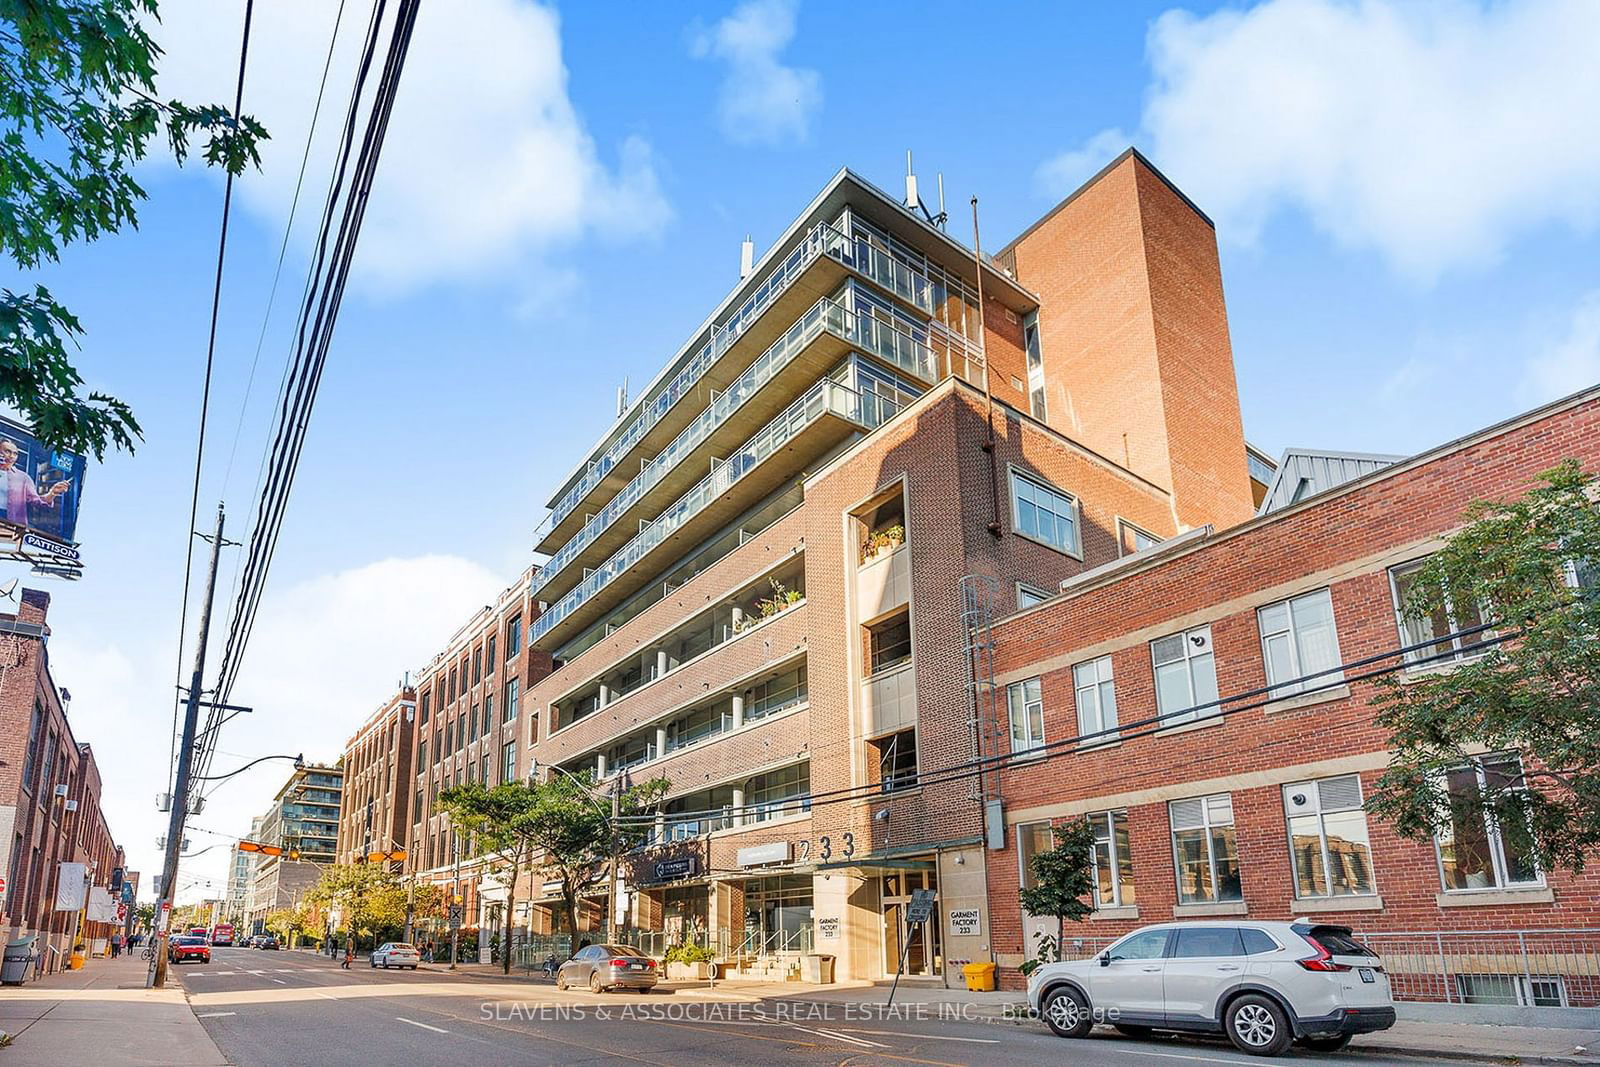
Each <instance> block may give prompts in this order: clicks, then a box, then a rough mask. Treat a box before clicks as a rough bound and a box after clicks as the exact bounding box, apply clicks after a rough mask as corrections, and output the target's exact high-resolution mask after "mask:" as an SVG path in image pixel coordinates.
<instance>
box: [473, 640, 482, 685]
mask: <svg viewBox="0 0 1600 1067" xmlns="http://www.w3.org/2000/svg"><path fill="white" fill-rule="evenodd" d="M481 681H483V649H482V648H475V649H473V650H472V684H473V685H477V684H478V683H479V682H481Z"/></svg>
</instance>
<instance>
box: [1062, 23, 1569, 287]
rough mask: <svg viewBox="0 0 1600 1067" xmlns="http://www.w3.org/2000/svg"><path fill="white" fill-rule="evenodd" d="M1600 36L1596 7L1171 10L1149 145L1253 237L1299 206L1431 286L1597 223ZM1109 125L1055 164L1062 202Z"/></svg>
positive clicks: (1143, 137)
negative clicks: (1541, 239)
mask: <svg viewBox="0 0 1600 1067" xmlns="http://www.w3.org/2000/svg"><path fill="white" fill-rule="evenodd" d="M1597 40H1600V4H1595V3H1593V2H1592V0H1524V2H1515V3H1493V4H1484V3H1478V2H1472V0H1453V2H1441V3H1433V4H1405V3H1397V2H1391V0H1348V2H1347V0H1267V2H1266V3H1262V4H1260V5H1258V6H1256V7H1253V8H1251V9H1249V10H1246V11H1235V10H1224V11H1221V12H1218V13H1216V14H1213V15H1209V16H1205V17H1199V16H1195V15H1192V14H1190V13H1188V12H1185V11H1179V10H1173V11H1168V12H1166V13H1165V14H1163V15H1161V16H1160V17H1159V18H1157V19H1156V20H1155V21H1154V23H1152V25H1151V27H1150V31H1149V35H1148V38H1147V42H1146V44H1147V50H1148V59H1149V63H1150V66H1151V70H1152V80H1151V84H1150V85H1149V87H1148V90H1147V94H1146V98H1145V104H1144V110H1143V115H1142V118H1141V123H1140V130H1139V133H1138V135H1137V140H1138V143H1139V144H1140V145H1141V146H1142V147H1145V148H1147V150H1148V151H1149V153H1150V155H1151V156H1152V158H1153V159H1154V160H1156V162H1157V164H1158V165H1159V166H1161V167H1162V169H1163V170H1164V171H1166V172H1167V174H1168V175H1169V176H1171V177H1172V179H1173V180H1174V181H1176V182H1177V183H1178V184H1179V185H1180V186H1181V187H1182V188H1183V189H1184V190H1185V191H1186V192H1188V193H1189V194H1190V195H1191V196H1193V197H1194V199H1195V201H1196V202H1197V203H1199V204H1200V205H1201V206H1202V207H1203V208H1204V209H1205V210H1206V211H1207V213H1209V214H1211V215H1212V216H1213V218H1215V219H1216V220H1217V222H1218V226H1219V229H1220V230H1221V232H1222V233H1223V234H1224V236H1226V237H1228V238H1230V239H1232V240H1234V241H1238V242H1245V243H1248V242H1250V241H1252V240H1254V239H1255V238H1256V237H1257V235H1258V234H1259V233H1260V231H1261V229H1262V227H1263V226H1264V225H1265V224H1266V223H1267V221H1268V220H1269V219H1270V218H1272V217H1273V216H1274V215H1275V214H1276V213H1278V212H1280V211H1284V210H1286V209H1287V210H1297V211H1300V212H1303V213H1304V214H1305V215H1306V216H1307V217H1308V218H1309V219H1310V220H1311V222H1312V223H1313V225H1315V226H1316V227H1317V228H1318V229H1320V230H1322V231H1323V232H1325V233H1326V234H1328V235H1329V236H1330V237H1331V238H1332V239H1333V240H1334V241H1336V242H1337V243H1338V244H1340V245H1341V246H1344V247H1348V248H1352V249H1362V250H1373V251H1376V252H1377V253H1378V254H1379V255H1381V256H1382V257H1383V258H1384V259H1385V260H1387V261H1388V263H1389V264H1390V265H1391V266H1392V267H1393V268H1394V269H1395V270H1396V271H1398V272H1399V273H1401V274H1403V275H1405V276H1407V277H1410V278H1412V279H1416V280H1421V281H1429V280H1432V279H1433V278H1436V277H1437V276H1438V275H1440V274H1441V273H1444V272H1446V271H1448V270H1450V269H1452V268H1457V267H1460V266H1473V265H1481V264H1484V263H1487V262H1492V261H1494V260H1495V259H1496V258H1497V257H1498V256H1499V255H1500V254H1501V253H1502V252H1503V251H1504V249H1505V248H1506V246H1507V245H1508V244H1509V243H1511V242H1512V241H1513V240H1515V239H1516V238H1517V237H1518V236H1519V235H1521V234H1523V233H1526V232H1528V231H1531V230H1534V229H1536V228H1538V227H1540V226H1545V225H1550V224H1553V223H1554V224H1561V225H1565V226H1570V227H1572V228H1573V229H1576V230H1578V231H1580V232H1581V231H1587V230H1588V229H1589V228H1591V227H1593V225H1594V224H1595V221H1596V218H1597V215H1600V137H1596V136H1595V133H1594V131H1595V129H1596V128H1597V124H1600V64H1597V63H1596V62H1595V59H1594V42H1595V41H1597ZM1109 132H1110V131H1108V133H1109ZM1106 136H1107V134H1104V133H1103V134H1100V135H1097V138H1095V139H1091V141H1090V142H1089V144H1088V145H1087V146H1085V147H1084V148H1080V149H1074V150H1072V151H1071V152H1068V153H1066V154H1065V155H1063V156H1061V157H1057V158H1056V159H1054V160H1051V161H1049V162H1047V163H1046V164H1045V165H1044V166H1043V168H1041V172H1040V174H1041V178H1042V180H1044V181H1046V182H1051V184H1052V188H1051V190H1050V191H1051V192H1052V193H1053V194H1057V195H1060V194H1063V193H1065V192H1068V191H1070V187H1069V186H1067V185H1066V182H1067V181H1070V179H1071V178H1072V177H1073V176H1074V175H1075V174H1076V173H1078V171H1079V170H1081V166H1079V165H1078V164H1077V163H1075V160H1076V159H1078V158H1081V157H1082V156H1084V155H1085V154H1089V155H1093V154H1094V152H1093V150H1094V149H1095V147H1096V144H1097V142H1098V141H1099V139H1100V138H1104V137H1106ZM1117 136H1118V138H1119V139H1120V137H1121V135H1120V134H1118V135H1117ZM1058 173H1059V177H1060V179H1061V181H1060V183H1056V182H1053V181H1052V179H1053V178H1054V177H1055V176H1057V175H1058Z"/></svg>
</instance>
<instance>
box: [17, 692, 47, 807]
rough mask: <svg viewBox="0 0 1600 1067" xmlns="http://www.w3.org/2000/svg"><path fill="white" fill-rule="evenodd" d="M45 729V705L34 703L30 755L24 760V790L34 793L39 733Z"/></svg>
mask: <svg viewBox="0 0 1600 1067" xmlns="http://www.w3.org/2000/svg"><path fill="white" fill-rule="evenodd" d="M43 729H44V705H43V704H40V703H39V702H38V701H37V700H35V701H34V702H33V721H32V723H30V724H29V726H28V754H27V755H26V756H24V757H23V759H22V788H24V789H27V790H29V791H32V789H33V776H34V773H35V772H34V769H33V764H34V760H35V759H36V758H37V757H38V755H39V733H40V731H42V730H43Z"/></svg>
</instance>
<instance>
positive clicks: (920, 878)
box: [879, 870, 944, 978]
mask: <svg viewBox="0 0 1600 1067" xmlns="http://www.w3.org/2000/svg"><path fill="white" fill-rule="evenodd" d="M879 889H880V892H881V894H882V903H883V973H884V974H885V975H892V974H894V973H895V972H896V971H897V970H899V968H900V961H901V958H902V954H903V956H904V959H905V970H904V971H903V972H902V973H903V974H905V975H906V976H908V977H912V978H927V977H932V976H935V975H941V974H943V973H944V957H943V951H942V949H941V947H940V944H939V929H940V925H941V922H942V920H941V918H940V911H939V906H938V905H937V904H935V905H934V909H933V916H932V918H930V919H929V920H928V921H927V922H925V923H918V924H917V925H916V926H908V925H907V923H906V909H907V908H909V907H910V905H911V894H912V893H913V892H915V891H916V890H918V889H932V890H934V891H935V892H938V889H939V876H938V874H937V872H935V871H932V870H927V871H897V872H895V873H894V874H885V875H882V876H880V878H879Z"/></svg>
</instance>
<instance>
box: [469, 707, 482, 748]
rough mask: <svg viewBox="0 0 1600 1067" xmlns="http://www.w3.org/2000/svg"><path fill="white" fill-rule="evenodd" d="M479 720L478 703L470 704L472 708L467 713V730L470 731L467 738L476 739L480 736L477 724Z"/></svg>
mask: <svg viewBox="0 0 1600 1067" xmlns="http://www.w3.org/2000/svg"><path fill="white" fill-rule="evenodd" d="M481 722H482V720H481V719H479V718H478V705H476V704H474V705H472V710H471V711H470V712H468V713H467V730H468V731H469V732H470V734H469V736H468V738H467V740H469V741H476V740H477V739H478V737H479V736H480V726H479V724H480V723H481Z"/></svg>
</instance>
